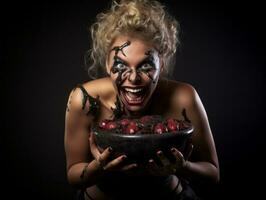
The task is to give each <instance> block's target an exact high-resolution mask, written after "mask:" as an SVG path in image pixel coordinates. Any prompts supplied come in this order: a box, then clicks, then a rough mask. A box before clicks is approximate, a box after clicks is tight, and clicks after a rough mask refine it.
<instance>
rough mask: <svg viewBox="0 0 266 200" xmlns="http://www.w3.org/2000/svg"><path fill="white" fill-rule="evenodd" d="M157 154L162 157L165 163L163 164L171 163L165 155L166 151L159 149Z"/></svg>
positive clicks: (162, 161) (161, 159)
mask: <svg viewBox="0 0 266 200" xmlns="http://www.w3.org/2000/svg"><path fill="white" fill-rule="evenodd" d="M157 156H158V158H159V159H160V161H161V163H162V164H163V166H167V165H170V161H169V159H168V158H166V156H165V155H164V153H163V152H162V151H158V152H157Z"/></svg>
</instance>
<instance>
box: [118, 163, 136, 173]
mask: <svg viewBox="0 0 266 200" xmlns="http://www.w3.org/2000/svg"><path fill="white" fill-rule="evenodd" d="M137 166H138V165H137V164H136V163H133V164H130V165H126V166H123V167H122V168H121V170H122V171H129V170H131V169H135V168H136V167H137Z"/></svg>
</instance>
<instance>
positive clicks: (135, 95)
mask: <svg viewBox="0 0 266 200" xmlns="http://www.w3.org/2000/svg"><path fill="white" fill-rule="evenodd" d="M126 96H127V97H128V99H129V100H130V101H140V100H141V99H142V95H141V94H140V93H132V92H126Z"/></svg>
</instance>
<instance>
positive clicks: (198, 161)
mask: <svg viewBox="0 0 266 200" xmlns="http://www.w3.org/2000/svg"><path fill="white" fill-rule="evenodd" d="M177 101H178V102H179V105H181V106H183V107H184V108H185V109H186V114H187V116H188V118H189V119H190V120H191V123H192V125H193V126H194V135H193V137H192V144H193V147H194V148H193V151H192V155H191V158H192V159H191V161H186V162H185V163H184V167H183V168H181V171H180V175H181V176H183V177H184V178H186V179H198V180H200V181H211V182H218V181H219V176H220V175H219V163H218V157H217V153H216V148H215V143H214V139H213V136H212V132H211V128H210V125H209V121H208V117H207V114H206V111H205V109H204V106H203V104H202V102H201V100H200V97H199V95H198V94H197V92H196V90H195V89H194V88H193V87H192V86H190V85H187V84H186V85H185V86H184V89H182V90H181V94H180V95H179V97H178V99H177Z"/></svg>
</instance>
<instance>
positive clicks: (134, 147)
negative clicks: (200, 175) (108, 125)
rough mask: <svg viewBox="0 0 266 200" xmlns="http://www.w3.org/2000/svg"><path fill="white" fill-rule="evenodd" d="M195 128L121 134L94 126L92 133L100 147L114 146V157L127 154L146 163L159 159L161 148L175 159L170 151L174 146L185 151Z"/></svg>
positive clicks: (131, 158)
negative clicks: (157, 132) (155, 132)
mask: <svg viewBox="0 0 266 200" xmlns="http://www.w3.org/2000/svg"><path fill="white" fill-rule="evenodd" d="M193 131H194V128H193V126H192V125H190V126H189V127H187V128H185V129H183V130H179V131H172V132H167V133H163V134H134V135H129V134H120V133H116V132H110V131H106V130H102V129H100V128H99V127H93V128H92V133H93V134H94V135H95V140H96V143H97V145H98V147H99V148H100V149H105V148H107V147H112V149H113V151H112V152H113V153H112V158H115V157H117V156H119V155H122V154H125V155H126V156H127V159H126V160H127V161H128V162H134V163H145V162H148V161H149V160H150V159H154V160H156V161H158V157H157V155H156V152H158V151H159V150H161V151H163V153H164V154H165V155H166V156H167V157H168V159H170V160H173V159H174V157H173V155H172V153H171V151H170V149H171V148H172V147H175V148H177V149H178V150H179V151H181V152H182V153H184V151H185V149H186V144H187V142H188V139H189V138H190V137H191V136H192V134H193Z"/></svg>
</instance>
